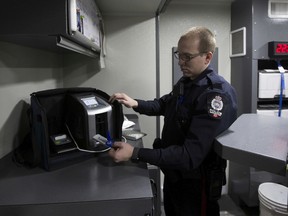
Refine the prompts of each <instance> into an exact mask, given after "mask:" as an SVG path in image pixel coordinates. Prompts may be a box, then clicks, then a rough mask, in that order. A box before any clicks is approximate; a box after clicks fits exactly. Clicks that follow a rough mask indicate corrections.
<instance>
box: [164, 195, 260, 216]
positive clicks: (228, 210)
mask: <svg viewBox="0 0 288 216" xmlns="http://www.w3.org/2000/svg"><path fill="white" fill-rule="evenodd" d="M219 205H220V216H258V215H259V208H258V207H254V208H248V207H246V206H237V205H235V203H234V202H233V201H232V200H231V199H230V197H229V196H228V195H223V196H222V198H221V199H220V200H219ZM161 216H165V212H164V209H163V206H162V207H161Z"/></svg>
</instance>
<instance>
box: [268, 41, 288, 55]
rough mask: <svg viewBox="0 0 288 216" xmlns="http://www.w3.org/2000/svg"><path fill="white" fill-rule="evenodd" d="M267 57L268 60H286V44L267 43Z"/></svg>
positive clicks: (287, 43)
mask: <svg viewBox="0 0 288 216" xmlns="http://www.w3.org/2000/svg"><path fill="white" fill-rule="evenodd" d="M268 56H269V57H270V58H288V42H279V41H278V42H277V41H271V42H269V43H268Z"/></svg>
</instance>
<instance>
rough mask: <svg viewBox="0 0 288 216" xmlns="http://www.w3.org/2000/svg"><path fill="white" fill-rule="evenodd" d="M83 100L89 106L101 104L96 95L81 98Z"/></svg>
mask: <svg viewBox="0 0 288 216" xmlns="http://www.w3.org/2000/svg"><path fill="white" fill-rule="evenodd" d="M81 100H82V101H83V102H84V104H85V105H86V106H88V107H96V106H98V104H99V103H98V101H97V100H96V98H95V97H89V98H81Z"/></svg>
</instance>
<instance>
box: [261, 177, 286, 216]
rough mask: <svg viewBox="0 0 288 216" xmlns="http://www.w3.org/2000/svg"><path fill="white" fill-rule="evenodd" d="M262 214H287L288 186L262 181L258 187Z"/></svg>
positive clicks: (282, 215) (281, 215) (264, 215)
mask: <svg viewBox="0 0 288 216" xmlns="http://www.w3.org/2000/svg"><path fill="white" fill-rule="evenodd" d="M258 197H259V201H260V206H259V207H260V216H284V215H285V216H287V215H288V210H287V203H288V200H287V199H288V188H287V187H285V186H283V185H280V184H276V183H272V182H265V183H262V184H261V185H260V186H259V188H258Z"/></svg>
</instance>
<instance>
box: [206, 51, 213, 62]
mask: <svg viewBox="0 0 288 216" xmlns="http://www.w3.org/2000/svg"><path fill="white" fill-rule="evenodd" d="M212 58H213V53H212V52H207V53H206V59H205V60H206V64H209V63H210V62H211V60H212Z"/></svg>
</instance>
